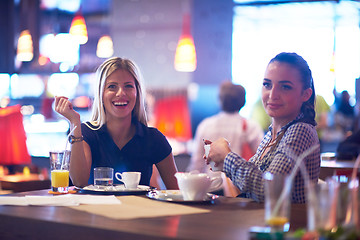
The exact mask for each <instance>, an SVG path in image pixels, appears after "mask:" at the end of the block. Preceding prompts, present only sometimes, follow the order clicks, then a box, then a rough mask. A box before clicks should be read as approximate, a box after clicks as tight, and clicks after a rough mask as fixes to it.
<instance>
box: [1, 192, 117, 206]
mask: <svg viewBox="0 0 360 240" xmlns="http://www.w3.org/2000/svg"><path fill="white" fill-rule="evenodd" d="M80 204H105V205H107V204H121V201H120V200H119V199H117V198H116V197H115V196H114V195H109V196H94V195H73V194H67V195H60V196H32V195H28V196H25V197H13V196H0V205H15V206H28V205H33V206H78V205H80Z"/></svg>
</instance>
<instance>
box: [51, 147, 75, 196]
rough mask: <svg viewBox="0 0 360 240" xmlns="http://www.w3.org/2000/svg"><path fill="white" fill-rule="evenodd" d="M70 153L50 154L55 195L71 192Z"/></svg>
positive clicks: (52, 184)
mask: <svg viewBox="0 0 360 240" xmlns="http://www.w3.org/2000/svg"><path fill="white" fill-rule="evenodd" d="M69 167H70V151H52V152H50V170H51V190H52V191H53V192H55V193H68V192H69Z"/></svg>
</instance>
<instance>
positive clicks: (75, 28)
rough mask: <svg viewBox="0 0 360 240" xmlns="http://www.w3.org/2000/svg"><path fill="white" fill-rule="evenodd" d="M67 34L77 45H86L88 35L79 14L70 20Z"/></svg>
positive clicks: (83, 20) (82, 18)
mask: <svg viewBox="0 0 360 240" xmlns="http://www.w3.org/2000/svg"><path fill="white" fill-rule="evenodd" d="M69 33H70V34H71V35H73V36H74V37H75V38H76V39H77V41H78V42H79V44H85V43H87V41H88V33H87V28H86V24H85V19H84V17H83V16H82V15H81V14H80V13H77V14H76V15H75V17H74V19H73V20H72V22H71V27H70V31H69Z"/></svg>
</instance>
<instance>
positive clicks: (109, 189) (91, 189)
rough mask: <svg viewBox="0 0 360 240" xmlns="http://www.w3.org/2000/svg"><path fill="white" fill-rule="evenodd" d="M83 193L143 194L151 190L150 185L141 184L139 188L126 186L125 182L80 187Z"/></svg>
mask: <svg viewBox="0 0 360 240" xmlns="http://www.w3.org/2000/svg"><path fill="white" fill-rule="evenodd" d="M78 189H79V190H80V191H81V192H83V193H99V194H115V195H116V194H120V195H121V194H141V193H143V194H144V193H147V192H148V191H150V189H151V188H150V187H149V186H145V185H139V186H138V187H137V188H130V189H129V188H125V186H124V184H120V185H114V186H104V187H100V186H94V185H89V186H86V187H83V188H78Z"/></svg>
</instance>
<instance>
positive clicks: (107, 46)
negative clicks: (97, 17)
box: [96, 35, 114, 58]
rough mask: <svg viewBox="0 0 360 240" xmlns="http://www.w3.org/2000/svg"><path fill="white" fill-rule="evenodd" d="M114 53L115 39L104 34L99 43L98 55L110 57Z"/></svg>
mask: <svg viewBox="0 0 360 240" xmlns="http://www.w3.org/2000/svg"><path fill="white" fill-rule="evenodd" d="M113 54H114V46H113V41H112V39H111V37H110V36H109V35H104V36H102V37H101V38H100V39H99V41H98V44H97V49H96V56H98V57H99V58H109V57H112V55H113Z"/></svg>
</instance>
